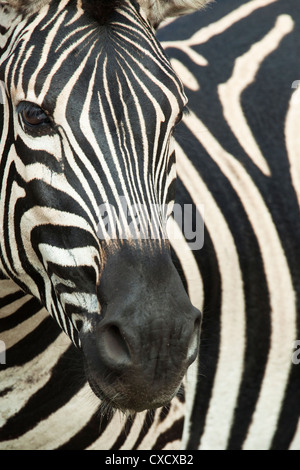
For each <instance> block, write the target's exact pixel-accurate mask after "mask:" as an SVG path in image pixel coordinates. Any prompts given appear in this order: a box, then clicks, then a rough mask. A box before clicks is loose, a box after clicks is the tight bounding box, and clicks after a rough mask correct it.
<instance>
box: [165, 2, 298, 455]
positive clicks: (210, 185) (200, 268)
mask: <svg viewBox="0 0 300 470" xmlns="http://www.w3.org/2000/svg"><path fill="white" fill-rule="evenodd" d="M158 37H159V39H160V41H161V43H162V45H163V47H164V48H165V49H166V51H167V54H168V55H169V57H171V63H172V65H173V67H174V69H175V71H177V73H178V74H179V75H180V76H181V77H182V78H183V83H184V85H185V89H186V93H187V96H188V99H189V111H190V112H189V114H187V115H185V116H184V120H183V123H182V124H181V126H182V129H179V128H178V132H177V134H176V140H177V142H178V146H177V148H176V156H177V171H178V175H179V179H180V185H179V187H178V188H177V197H178V198H179V199H181V200H182V201H189V200H192V201H193V202H194V203H195V204H197V203H199V202H201V203H202V204H204V208H205V227H206V231H205V242H204V246H203V248H202V250H199V251H194V252H193V253H192V254H193V258H194V259H193V260H192V261H193V266H194V267H193V268H192V267H186V268H185V269H184V271H185V272H187V276H186V277H187V278H188V280H189V283H190V287H189V288H190V297H191V299H193V302H194V304H195V305H197V307H198V308H200V310H201V311H203V323H202V331H201V342H200V354H199V361H198V363H197V364H195V367H194V368H193V369H190V370H189V372H188V374H187V375H188V377H189V375H190V378H189V380H188V385H187V395H186V406H187V410H186V423H185V428H184V432H183V444H182V447H183V448H185V449H201V450H205V449H229V450H232V449H246V450H247V449H248V450H249V449H258V450H259V449H273V450H274V449H298V450H299V449H300V401H299V398H300V392H299V390H300V367H299V344H300V343H299V337H300V308H299V299H300V290H299V279H300V271H299V259H300V251H299V242H298V241H299V237H300V218H299V203H300V185H299V182H300V167H299V161H300V153H299V149H300V146H299V118H300V100H299V96H300V89H299V81H298V80H299V77H300V67H299V60H297V57H298V54H299V50H300V35H299V8H298V9H297V7H296V5H295V2H293V1H289V0H288V1H283V0H252V1H244V2H240V1H238V0H228V1H226V2H217V4H216V5H215V6H214V7H213V8H211V9H210V8H209V9H208V10H207V11H206V12H205V14H204V15H199V14H198V13H195V14H194V15H193V17H192V18H182V19H179V20H176V26H175V24H173V23H171V24H170V25H167V26H166V27H165V28H163V29H162V30H161V31H159V32H158ZM191 266H192V265H191ZM187 269H188V270H189V271H187ZM192 269H193V271H192ZM199 286H200V287H199ZM197 296H198V299H197ZM192 367H193V366H192Z"/></svg>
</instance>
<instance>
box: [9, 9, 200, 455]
mask: <svg viewBox="0 0 300 470" xmlns="http://www.w3.org/2000/svg"><path fill="white" fill-rule="evenodd" d="M205 3H207V2H206V1H205V0H193V1H191V0H190V1H185V2H183V1H175V0H174V1H171V2H168V3H166V2H164V1H160V0H159V1H157V2H152V1H141V2H140V3H139V2H136V1H131V0H124V1H105V0H95V1H89V2H88V1H81V0H35V1H26V0H18V1H15V0H7V1H1V2H0V17H1V22H2V24H1V30H0V31H1V36H0V48H1V53H0V57H1V62H0V79H1V86H2V91H1V108H2V109H1V144H0V154H1V170H0V174H1V192H0V194H1V196H0V201H1V202H0V218H1V232H2V236H1V240H0V252H1V256H0V259H1V261H0V276H1V277H0V282H1V286H0V293H1V341H4V343H5V345H6V347H7V354H6V363H7V366H6V368H4V371H3V373H2V379H1V383H2V384H3V385H2V387H3V388H1V397H2V398H1V400H2V403H3V405H2V416H1V420H2V422H1V441H2V442H4V444H3V447H5V448H18V447H20V446H21V447H28V448H36V447H38V446H41V445H42V446H43V444H41V441H40V442H37V440H36V439H37V438H40V437H41V436H42V435H44V432H45V427H47V428H48V429H49V424H50V422H51V416H50V417H49V415H47V413H48V412H49V411H48V410H49V407H48V400H51V399H54V400H55V404H54V409H58V408H59V403H66V401H67V400H66V397H67V396H68V398H71V397H74V396H75V395H76V398H77V393H78V392H79V391H80V390H81V389H82V388H84V383H85V378H84V377H86V378H87V380H88V383H89V386H90V388H91V389H92V391H93V392H94V395H95V397H97V405H98V407H99V400H98V399H100V400H101V406H100V414H104V416H105V413H106V416H108V418H106V419H107V423H106V425H108V424H109V423H110V421H112V420H113V419H112V418H111V415H112V411H113V410H115V409H117V410H121V411H122V412H123V413H125V414H129V416H130V415H132V414H134V413H136V412H142V411H143V410H148V409H149V410H152V409H156V408H158V407H163V406H164V405H167V404H168V403H169V402H170V401H171V400H172V398H174V397H175V396H176V395H177V393H178V392H180V388H181V383H182V380H183V377H184V375H185V373H186V370H187V368H188V367H189V366H190V365H191V364H192V363H193V362H194V361H195V359H196V356H197V354H198V349H199V335H200V327H201V313H200V311H199V310H198V309H197V308H195V307H194V306H193V305H192V303H191V302H190V299H189V297H188V295H187V292H186V289H185V288H184V284H183V283H182V281H181V279H180V276H179V274H178V272H177V269H176V268H175V266H174V263H173V261H172V258H171V250H170V243H169V240H168V234H167V227H166V223H167V220H168V218H169V215H170V213H171V210H172V205H173V202H174V187H175V180H176V173H175V165H174V163H175V154H174V150H173V133H174V129H175V127H176V125H177V124H178V123H179V122H180V120H181V118H182V115H183V111H184V108H185V106H186V96H185V93H184V90H183V86H182V83H181V81H180V79H179V78H178V77H177V75H176V74H175V73H174V71H173V69H172V67H171V65H170V62H169V60H168V59H167V57H166V55H165V53H164V51H163V49H162V48H161V46H160V44H159V42H158V41H157V39H156V37H155V29H156V28H157V27H158V25H159V24H160V23H161V22H162V21H163V20H164V19H165V18H166V17H167V16H169V15H172V16H174V15H175V16H176V15H182V14H185V13H190V12H192V11H195V10H197V9H200V8H201V7H203V6H204V5H205ZM140 207H142V208H143V210H142V211H140V212H139V208H140ZM135 210H137V212H135ZM104 214H106V215H105V217H104ZM149 221H150V224H149ZM46 312H47V313H46ZM49 314H50V315H51V317H53V318H52V319H51V318H50V316H49ZM53 319H54V320H55V322H53ZM58 327H59V329H58ZM60 331H63V332H64V333H66V334H67V337H68V338H69V339H70V340H71V341H72V343H73V344H74V345H75V346H76V347H77V348H78V349H79V351H80V357H79V358H78V354H77V353H76V352H74V349H73V348H72V350H71V352H70V346H69V342H67V343H66V338H65V337H64V338H62V336H61V334H60V333H59V332H60ZM50 346H51V347H50ZM70 363H71V364H75V365H73V367H74V369H75V372H74V374H73V376H72V374H71V381H72V382H73V383H72V386H71V384H70V375H69V374H66V371H67V370H68V368H69V367H70V368H72V365H70ZM54 366H55V369H54V372H52V370H53V367H54ZM82 367H83V368H84V371H85V376H84V377H83V376H82ZM61 368H62V369H61ZM60 369H61V374H60V377H59V378H60V379H61V380H60V381H59V380H58V377H56V376H55V373H56V371H58V372H59V370H60ZM76 369H77V372H76ZM76 374H78V376H77V377H76ZM66 377H68V378H67V379H66ZM66 381H67V382H68V383H67V384H66ZM16 382H17V383H16ZM63 384H64V385H65V388H64V389H63V391H62V393H61V394H59V395H60V396H58V391H59V390H60V389H62V388H63ZM66 385H67V386H66ZM53 386H54V390H52V392H51V388H52V387H53ZM53 393H54V395H55V397H53ZM84 393H86V390H85V392H84ZM28 396H29V398H28ZM81 400H82V401H81V405H79V408H80V409H81V407H82V402H83V401H84V398H83V397H82V396H81ZM75 401H76V400H75ZM70 402H72V400H70ZM181 402H182V401H180V400H178V403H177V408H179V409H180V406H181V405H180V403H181ZM68 406H69V412H70V413H72V411H70V410H72V406H74V403H73V405H72V403H68V404H67V408H68ZM75 409H76V413H77V412H78V407H76V406H75ZM20 410H21V413H19V411H20ZM32 410H34V413H33V414H32ZM73 410H74V408H73ZM38 413H39V419H40V422H39V423H38V425H37V426H35V425H36V422H35V416H37V414H38ZM165 413H166V414H167V411H166V412H165ZM73 414H74V413H72V419H70V422H69V430H68V432H67V433H66V434H64V439H66V440H68V446H69V447H71V446H72V445H78V440H80V439H81V436H78V435H77V436H74V434H73V435H72V431H73V429H74V426H75V421H76V418H75V420H74V417H73ZM146 415H147V413H146ZM95 416H96V417H99V411H98V410H97V411H96V412H95V411H93V412H92V413H91V411H89V412H86V410H85V409H84V410H82V412H78V419H79V420H82V426H84V425H86V426H87V427H88V426H89V425H90V423H91V421H92V423H93V425H94V422H95ZM46 417H49V419H50V421H49V420H46V421H45V419H44V418H46ZM103 419H105V418H103ZM33 421H34V422H33ZM160 421H163V417H162V418H161V419H160ZM131 423H132V421H131ZM180 423H182V420H181V418H179V426H180ZM98 426H99V424H98ZM128 426H131V424H129V425H128ZM128 426H127V429H125V431H126V433H127V434H128ZM32 427H35V430H34V432H33V433H31V429H32ZM104 428H105V424H104V423H103V421H102V431H103V432H102V440H103V442H104V439H105V438H104V437H103V434H105V433H104ZM174 429H175V428H174ZM68 433H69V436H70V438H69V439H68V438H67V435H68ZM23 435H26V436H25V438H24V439H21V438H20V436H23ZM84 439H85V438H83V440H84ZM88 439H90V440H89V443H93V442H94V440H96V439H95V436H94V434H93V437H92V438H88ZM54 441H55V438H54ZM70 441H72V443H70ZM87 444H88V443H87V442H85V445H87ZM47 445H48V444H47V443H45V446H44V448H46V447H47ZM50 445H54V446H55V442H53V441H52V443H51V444H50ZM80 445H81V444H80Z"/></svg>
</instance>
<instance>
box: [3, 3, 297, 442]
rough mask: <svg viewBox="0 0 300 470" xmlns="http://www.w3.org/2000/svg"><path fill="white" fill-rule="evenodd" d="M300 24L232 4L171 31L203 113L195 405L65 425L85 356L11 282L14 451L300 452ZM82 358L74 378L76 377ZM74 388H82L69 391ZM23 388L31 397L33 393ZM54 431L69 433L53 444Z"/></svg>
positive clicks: (286, 7)
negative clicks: (298, 350) (297, 355)
mask: <svg viewBox="0 0 300 470" xmlns="http://www.w3.org/2000/svg"><path fill="white" fill-rule="evenodd" d="M297 19H298V12H297V11H296V9H295V4H294V2H293V1H292V0H285V1H284V0H252V1H248V2H243V3H242V4H241V2H240V1H238V0H228V1H227V2H222V3H221V2H217V3H216V4H215V5H214V6H213V8H211V9H210V10H208V11H207V12H206V13H205V14H204V15H203V14H198V13H197V14H194V15H193V16H191V17H187V18H182V19H180V20H176V21H175V22H172V23H170V24H169V25H166V26H165V27H164V28H162V29H161V30H160V31H159V32H158V36H159V39H160V40H161V41H162V44H163V46H164V47H165V48H166V50H167V53H168V55H169V56H170V57H171V63H172V65H173V67H174V69H175V71H177V72H178V74H179V76H180V77H181V79H182V80H183V83H184V85H185V87H186V93H187V95H188V98H189V109H190V113H189V114H188V115H186V116H185V118H184V123H183V125H182V129H181V131H180V130H179V131H178V133H177V134H176V137H177V145H176V157H177V166H176V168H177V173H178V176H179V178H180V182H179V185H178V190H177V199H178V200H179V201H180V202H181V203H190V202H191V201H193V203H195V204H201V205H204V207H205V224H206V232H205V244H204V247H203V249H202V250H199V251H198V252H192V251H190V250H189V249H188V247H186V246H185V244H184V243H183V241H180V242H179V243H178V244H176V243H175V241H174V242H173V243H174V249H175V254H176V256H177V258H178V264H179V265H180V271H181V272H182V273H183V275H184V277H185V279H186V283H187V287H188V290H189V294H190V298H191V300H192V302H193V304H194V305H196V306H197V307H199V308H200V309H201V310H202V311H203V312H204V319H203V328H202V337H201V350H200V357H199V361H198V362H197V363H195V365H193V366H192V367H191V368H190V370H189V373H188V377H187V390H186V405H185V408H184V405H183V403H182V402H181V400H180V399H175V400H174V402H173V404H172V406H171V409H170V411H169V412H167V411H166V410H163V411H161V412H160V411H157V412H156V414H155V418H154V421H153V425H152V426H151V424H150V425H149V424H148V425H147V423H149V422H150V417H149V415H148V414H147V413H145V414H144V415H143V417H142V418H141V417H139V416H137V417H136V418H135V419H134V420H133V421H131V420H129V421H128V422H127V423H126V424H125V425H124V427H123V424H122V425H120V422H119V416H118V415H116V416H114V417H109V418H107V419H106V418H104V419H103V421H102V430H101V432H100V434H98V430H99V429H98V428H99V416H98V415H97V412H96V405H95V404H94V403H91V402H89V403H88V404H87V407H88V411H85V410H84V413H86V412H87V413H88V414H87V415H86V417H85V419H84V418H83V417H82V416H80V415H76V418H78V419H76V422H75V424H74V423H73V427H71V428H70V427H69V424H70V423H68V422H67V420H66V419H65V416H66V415H67V414H68V413H72V416H73V415H74V412H73V410H74V408H75V409H76V410H78V403H79V402H80V403H82V395H81V394H83V396H84V401H85V402H86V400H85V397H86V394H87V393H88V392H87V391H86V389H85V388H84V383H83V382H84V381H83V378H82V377H83V376H82V369H81V364H80V361H78V358H77V355H76V350H75V349H74V348H73V347H71V348H72V351H69V343H66V338H64V336H63V335H62V334H60V330H58V329H57V327H56V325H55V324H53V322H50V319H49V318H47V317H46V316H45V314H44V312H42V311H40V310H41V307H40V304H39V303H38V301H33V300H32V299H31V298H30V297H29V296H28V297H24V296H23V295H22V294H21V292H20V291H18V290H17V291H16V289H15V288H13V287H11V285H10V283H9V281H7V280H3V281H0V282H3V283H5V284H3V285H5V286H6V287H5V292H6V293H7V295H8V296H10V298H9V301H8V298H6V299H2V305H1V306H3V307H4V305H8V304H9V303H10V302H11V304H12V305H13V308H14V309H15V310H17V311H18V312H19V314H20V315H21V317H22V318H23V321H22V322H21V323H20V324H19V323H18V322H17V321H16V320H14V319H13V318H15V317H12V316H11V317H10V313H12V312H10V310H9V308H8V307H6V309H7V310H5V309H4V318H6V321H7V319H9V321H10V323H6V325H9V328H8V331H13V329H14V328H19V334H20V338H21V340H22V341H24V342H26V344H27V346H26V349H25V351H28V352H27V353H26V354H27V356H26V354H24V356H23V357H21V358H20V357H18V356H17V347H18V344H17V343H15V342H14V337H13V336H12V339H11V340H12V344H11V348H10V350H9V351H8V352H10V353H11V354H13V353H14V351H16V353H15V356H14V358H15V362H14V364H15V366H14V367H16V368H18V367H19V368H22V371H23V370H24V371H25V372H26V371H27V375H26V374H25V375H24V382H23V383H21V384H20V391H19V392H18V393H19V394H17V395H14V398H13V399H16V397H17V399H18V403H17V404H16V407H15V409H14V413H13V416H11V417H9V416H10V413H12V406H11V404H12V395H11V393H12V385H11V383H12V382H10V381H12V380H13V378H12V377H13V375H12V370H9V369H7V370H6V371H5V372H4V374H6V375H5V380H4V381H3V382H2V381H1V384H2V383H3V384H4V383H5V387H4V389H1V390H0V394H1V397H2V398H1V400H3V398H4V401H2V402H1V403H3V405H2V404H1V408H2V406H3V408H2V409H3V410H4V411H3V415H2V416H3V417H4V418H2V423H1V424H3V423H4V421H5V420H6V419H7V423H6V424H4V426H3V428H2V431H0V436H1V439H3V440H4V439H5V441H4V442H3V443H2V444H1V445H0V447H1V448H24V447H27V448H47V447H49V448H76V449H79V448H98V449H108V448H114V449H117V448H118V449H119V448H121V449H129V448H130V449H141V448H148V449H151V448H155V449H161V448H166V449H168V448H175V447H177V448H180V447H183V448H186V449H198V448H199V449H240V448H244V449H288V448H290V449H299V448H300V425H299V423H300V421H299V416H300V408H299V390H300V365H298V366H297V365H294V364H293V363H292V353H293V343H294V341H295V340H296V339H298V338H299V337H300V332H299V331H300V320H299V277H300V273H299V262H298V260H299V254H300V253H299V246H298V243H297V241H298V239H299V235H300V225H299V200H300V196H299V194H300V193H299V171H298V170H299V163H298V161H299V145H298V140H299V138H298V128H297V122H298V121H297V118H298V117H299V104H298V103H299V100H298V97H299V93H298V90H296V91H294V90H292V89H291V85H292V83H293V82H294V81H295V80H296V79H299V78H300V70H299V67H298V64H297V63H296V61H295V60H294V57H293V55H291V54H290V51H291V50H294V51H295V56H296V50H297V48H298V49H299V47H300V45H299V34H298V30H297V28H298V27H297ZM293 91H294V92H293ZM118 138H119V139H121V138H122V137H121V136H119V137H118ZM69 141H70V145H72V141H71V139H69ZM0 145H1V144H0ZM111 145H112V147H113V144H111ZM129 171H130V169H129ZM136 188H137V191H138V183H137V185H136ZM74 197H75V196H74ZM77 197H80V196H77ZM91 197H92V196H91ZM81 200H82V198H81ZM91 218H92V215H91ZM173 230H174V233H176V230H177V228H176V226H174V227H173ZM83 256H84V253H83ZM2 292H3V290H2ZM25 302H31V304H30V309H31V311H33V312H35V315H34V316H33V318H36V323H35V324H34V325H32V323H31V320H30V321H29V319H28V316H27V315H28V313H27V312H28V309H27V307H26V308H24V309H23V308H22V307H23V305H25ZM1 313H2V311H1ZM14 322H15V323H14ZM26 322H27V323H26ZM18 325H20V326H18ZM46 332H47V335H46ZM46 336H47V339H46ZM33 345H35V346H37V347H38V351H40V354H38V356H37V358H38V361H36V359H34V358H35V354H36V353H34V352H33V348H32V346H33ZM14 347H15V348H14ZM70 356H71V358H73V361H74V363H75V366H74V369H75V370H72V371H68V373H67V375H66V368H67V365H68V364H70ZM39 361H41V362H39ZM33 364H36V367H38V368H43V367H45V369H43V370H45V376H44V377H41V381H44V383H41V382H36V383H34V377H36V375H34V374H32V372H30V371H32V365H33ZM39 364H40V365H39ZM0 367H1V366H0ZM20 370H21V369H19V371H20ZM34 370H35V369H34ZM39 370H40V369H39ZM78 376H79V377H80V378H81V380H82V383H80V386H79V385H78V384H79V382H78ZM74 377H76V380H74ZM58 378H59V380H62V385H61V386H60V390H62V393H61V394H60V397H61V398H60V400H61V401H57V399H58V397H57V388H56V387H57V383H59V381H58ZM197 379H198V380H197ZM72 381H73V383H74V382H75V383H76V384H77V386H78V388H77V389H76V387H75V388H73V387H72V390H71V389H70V388H69V387H68V386H66V385H67V384H70V383H71V382H72ZM24 384H27V385H28V384H31V387H32V388H31V389H30V392H29V395H28V391H25V392H24V395H23V396H22V387H23V386H24ZM51 391H52V395H51ZM49 396H52V397H53V400H52V401H51V400H49V402H47V406H46V407H45V399H46V397H49ZM5 400H6V401H5ZM78 400H79V401H78ZM80 400H81V401H80ZM37 404H38V406H37ZM16 410H17V411H16ZM184 413H185V420H186V421H185V428H184V431H183V443H182V444H180V442H179V440H180V435H181V432H182V426H183V414H184ZM28 416H30V417H31V418H30V420H29V424H26V425H25V424H24V423H25V418H28ZM81 419H82V420H83V421H81ZM22 423H23V424H22ZM22 426H23V427H22ZM24 426H25V427H24ZM51 426H54V428H52V429H55V426H58V427H57V429H58V428H59V429H62V430H63V431H62V432H61V434H60V435H58V434H56V440H53V441H52V442H51V436H52V433H51V434H50V435H49V434H48V433H49V429H51ZM61 426H63V428H61ZM116 429H118V431H116ZM1 432H2V434H1ZM53 434H54V433H53ZM7 436H10V438H9V439H8V440H7ZM42 436H44V439H45V440H44V441H43V438H42ZM63 436H64V437H63ZM52 437H53V436H52ZM1 439H0V440H1Z"/></svg>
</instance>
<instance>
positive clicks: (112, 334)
mask: <svg viewBox="0 0 300 470" xmlns="http://www.w3.org/2000/svg"><path fill="white" fill-rule="evenodd" d="M99 343H100V350H101V352H102V355H103V356H104V357H105V359H106V362H107V363H110V364H111V365H113V367H120V366H125V365H128V364H129V363H130V362H131V356H130V352H129V348H128V345H127V342H126V340H125V338H124V336H123V335H122V333H121V331H120V329H119V327H118V326H116V325H110V326H108V327H106V328H105V329H104V330H103V331H102V333H101V335H100V338H99Z"/></svg>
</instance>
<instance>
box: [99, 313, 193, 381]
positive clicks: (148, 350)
mask: <svg viewBox="0 0 300 470" xmlns="http://www.w3.org/2000/svg"><path fill="white" fill-rule="evenodd" d="M122 320H124V321H123V322H122ZM182 320H183V321H182V322H181V321H177V322H175V321H174V319H172V318H170V319H169V320H168V319H166V317H165V315H163V314H162V318H161V319H155V320H154V319H150V321H149V322H148V323H147V322H141V323H140V322H138V323H140V324H139V325H136V323H137V321H136V319H135V318H132V319H131V323H128V317H127V316H126V315H123V318H122V316H121V319H118V320H117V321H115V322H113V321H111V320H109V319H108V320H107V321H106V320H104V321H103V322H100V324H99V326H98V328H97V333H96V335H97V346H98V348H97V349H98V354H99V359H100V361H101V363H102V364H104V365H105V366H106V367H107V368H108V369H109V370H110V371H111V372H119V371H121V372H122V373H123V374H124V372H126V370H127V369H128V370H135V373H137V372H139V373H140V374H141V375H145V376H146V374H148V375H149V377H153V376H154V375H155V371H151V367H152V365H155V367H156V369H157V368H158V366H159V361H160V362H162V364H161V368H162V369H163V368H164V367H171V366H172V364H169V363H177V364H178V366H180V365H181V364H184V365H186V367H188V366H189V365H190V364H191V363H192V362H193V361H194V360H195V359H196V356H197V353H198V345H199V336H200V325H201V314H200V312H199V311H198V310H197V309H194V308H191V312H190V313H189V315H186V314H183V315H182ZM158 378H159V377H158Z"/></svg>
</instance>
